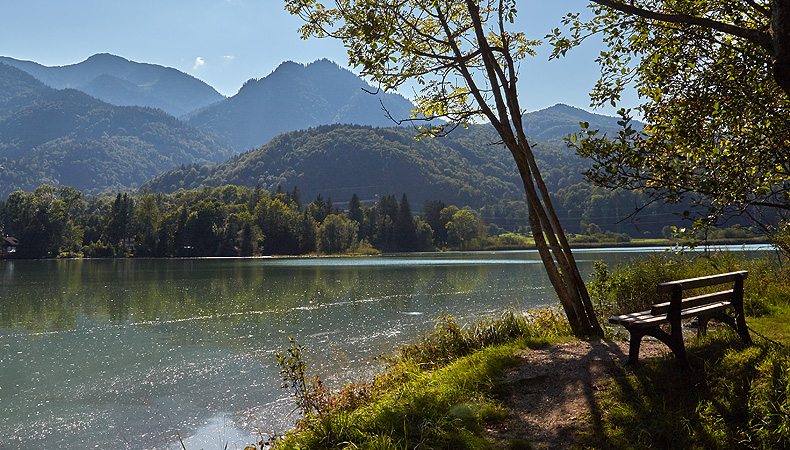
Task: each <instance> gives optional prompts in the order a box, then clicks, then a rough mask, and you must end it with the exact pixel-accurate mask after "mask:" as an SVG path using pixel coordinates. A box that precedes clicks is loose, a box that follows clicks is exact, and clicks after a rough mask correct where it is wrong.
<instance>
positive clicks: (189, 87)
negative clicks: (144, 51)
mask: <svg viewBox="0 0 790 450" xmlns="http://www.w3.org/2000/svg"><path fill="white" fill-rule="evenodd" d="M0 62H5V63H6V64H9V65H11V66H14V67H17V68H19V69H21V70H24V71H25V72H27V73H29V74H31V75H33V76H34V77H36V78H37V79H39V80H40V81H42V82H43V83H45V84H46V85H48V86H50V87H53V88H55V89H64V88H73V89H78V90H81V91H84V92H88V93H89V94H90V95H92V96H94V97H96V98H97V99H99V100H102V101H105V102H108V103H111V104H113V105H117V106H149V107H153V108H159V109H162V110H163V111H165V112H167V113H169V114H172V115H174V116H183V115H185V114H187V113H189V112H191V111H194V110H196V109H199V108H202V107H204V106H206V105H210V104H212V103H214V102H217V101H220V100H222V99H223V98H225V97H224V96H223V95H222V94H220V93H219V92H217V91H216V90H215V89H214V88H213V87H211V86H209V85H208V84H206V83H204V82H202V81H200V80H198V79H197V78H195V77H193V76H192V75H188V74H186V73H183V72H180V71H178V70H176V69H173V68H170V67H164V66H159V65H156V64H147V63H138V62H134V61H130V60H128V59H126V58H122V57H120V56H116V55H112V54H109V53H98V54H95V55H93V56H91V57H89V58H88V59H86V60H84V61H82V62H79V63H77V64H70V65H65V66H52V67H47V66H43V65H41V64H37V63H33V62H29V61H19V60H15V59H13V58H7V57H0ZM108 75H109V76H112V77H115V78H117V79H118V81H116V82H115V83H108V80H107V76H108ZM119 85H123V87H124V88H123V89H122V90H120V91H118V90H115V89H112V88H111V86H119Z"/></svg>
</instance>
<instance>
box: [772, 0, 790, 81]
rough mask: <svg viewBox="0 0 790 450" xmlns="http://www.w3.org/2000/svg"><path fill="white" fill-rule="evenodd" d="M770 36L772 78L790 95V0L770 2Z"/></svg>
mask: <svg viewBox="0 0 790 450" xmlns="http://www.w3.org/2000/svg"><path fill="white" fill-rule="evenodd" d="M771 37H772V38H773V44H774V49H773V50H774V54H773V59H774V80H776V84H778V85H779V87H781V88H782V90H783V91H785V94H787V96H788V97H790V0H774V1H773V3H772V4H771Z"/></svg>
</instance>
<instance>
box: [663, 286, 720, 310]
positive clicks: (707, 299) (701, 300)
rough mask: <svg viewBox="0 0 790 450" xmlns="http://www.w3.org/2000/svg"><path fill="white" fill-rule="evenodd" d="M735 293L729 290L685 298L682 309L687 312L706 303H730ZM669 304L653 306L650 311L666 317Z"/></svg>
mask: <svg viewBox="0 0 790 450" xmlns="http://www.w3.org/2000/svg"><path fill="white" fill-rule="evenodd" d="M734 292H735V291H734V290H733V289H729V290H726V291H721V292H714V293H712V294H703V295H698V296H696V297H689V298H684V299H683V301H682V302H680V308H681V310H686V309H689V308H694V307H696V306H699V305H704V304H706V303H715V302H725V301H726V302H729V301H731V300H732V294H733V293H734ZM669 304H670V302H664V303H656V304H655V305H653V308H652V309H651V310H650V314H653V315H659V314H664V315H666V314H667V313H668V312H669Z"/></svg>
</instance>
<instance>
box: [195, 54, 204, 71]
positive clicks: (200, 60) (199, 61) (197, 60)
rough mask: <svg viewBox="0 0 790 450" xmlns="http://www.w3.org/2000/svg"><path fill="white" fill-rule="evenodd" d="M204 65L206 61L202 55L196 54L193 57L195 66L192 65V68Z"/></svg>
mask: <svg viewBox="0 0 790 450" xmlns="http://www.w3.org/2000/svg"><path fill="white" fill-rule="evenodd" d="M205 65H206V61H205V60H204V59H203V57H202V56H198V57H197V58H195V67H193V68H192V70H197V69H198V68H199V67H203V66H205Z"/></svg>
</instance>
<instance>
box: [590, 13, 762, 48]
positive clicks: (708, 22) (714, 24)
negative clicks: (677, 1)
mask: <svg viewBox="0 0 790 450" xmlns="http://www.w3.org/2000/svg"><path fill="white" fill-rule="evenodd" d="M592 1H593V2H594V3H597V4H599V5H601V6H606V7H608V8H612V9H615V10H617V11H620V12H623V13H626V14H632V15H635V16H639V17H644V18H645V19H651V20H657V21H661V22H669V23H679V24H686V25H697V26H700V27H703V28H709V29H711V30H716V31H720V32H722V33H726V34H729V35H732V36H738V37H741V38H743V39H746V40H748V41H749V42H752V43H754V44H756V45H759V46H760V47H762V48H764V49H766V50H767V51H768V52H770V53H773V51H774V41H773V38H772V37H771V35H770V34H769V33H765V32H762V31H758V30H754V29H751V28H742V27H738V26H735V25H730V24H728V23H724V22H719V21H717V20H713V19H708V18H705V17H697V16H690V15H688V14H665V13H659V12H655V11H650V10H648V9H644V8H640V7H637V6H633V4H624V3H620V2H619V1H615V0H592Z"/></svg>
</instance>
